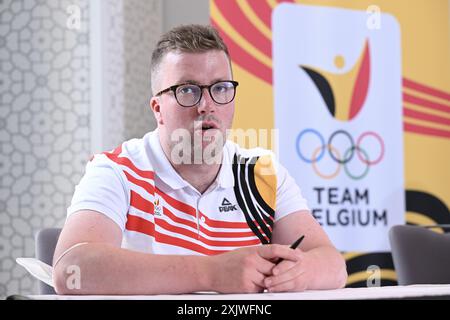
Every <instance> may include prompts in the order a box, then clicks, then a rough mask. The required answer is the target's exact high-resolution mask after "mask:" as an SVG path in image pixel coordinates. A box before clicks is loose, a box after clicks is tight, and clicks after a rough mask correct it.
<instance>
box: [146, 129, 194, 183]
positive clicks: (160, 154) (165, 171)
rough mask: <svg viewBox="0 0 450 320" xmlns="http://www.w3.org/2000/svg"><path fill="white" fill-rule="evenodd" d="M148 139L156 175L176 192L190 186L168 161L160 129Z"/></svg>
mask: <svg viewBox="0 0 450 320" xmlns="http://www.w3.org/2000/svg"><path fill="white" fill-rule="evenodd" d="M148 139H149V145H150V152H149V154H150V155H151V162H152V165H153V169H154V171H155V174H156V175H157V176H158V177H159V178H160V179H161V180H162V181H163V182H164V183H166V184H167V185H169V186H170V187H171V188H172V189H174V190H177V189H182V188H184V187H187V186H189V183H188V182H187V181H185V180H184V179H183V178H182V177H181V176H180V175H179V174H178V172H176V171H175V169H174V168H173V167H172V165H171V164H170V162H169V159H167V157H166V154H165V153H164V151H163V149H162V147H161V143H160V142H159V132H158V129H155V130H154V131H153V132H152V133H151V134H150V135H149V138H148Z"/></svg>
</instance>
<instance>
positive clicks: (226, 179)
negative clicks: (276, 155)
mask: <svg viewBox="0 0 450 320" xmlns="http://www.w3.org/2000/svg"><path fill="white" fill-rule="evenodd" d="M148 140H149V141H148V143H149V145H150V152H149V155H150V157H151V162H152V165H153V169H154V171H155V173H156V175H157V176H158V177H159V178H160V179H161V180H162V181H163V182H164V183H166V184H167V185H169V186H170V187H171V188H172V189H174V190H178V189H182V188H185V187H190V184H189V183H188V182H187V181H186V180H184V179H183V178H182V177H181V176H180V175H179V174H178V172H176V171H175V169H174V168H173V167H172V164H171V163H170V162H169V159H167V157H166V154H165V153H164V151H163V149H162V147H161V143H160V141H159V132H158V129H155V130H154V131H153V132H151V133H150V135H149V137H148ZM233 146H234V145H233V143H232V142H231V141H227V142H226V143H225V145H224V148H223V155H222V165H221V167H220V169H219V174H218V175H217V178H216V180H215V181H214V182H213V184H214V183H217V184H218V185H219V186H220V187H222V188H231V187H234V177H233V170H232V161H233V156H234V152H235V148H234V147H233Z"/></svg>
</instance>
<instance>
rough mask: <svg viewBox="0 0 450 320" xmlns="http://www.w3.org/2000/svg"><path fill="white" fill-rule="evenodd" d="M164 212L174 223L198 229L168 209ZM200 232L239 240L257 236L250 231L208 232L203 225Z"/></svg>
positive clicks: (191, 222) (192, 223)
mask: <svg viewBox="0 0 450 320" xmlns="http://www.w3.org/2000/svg"><path fill="white" fill-rule="evenodd" d="M163 212H164V215H165V216H167V217H169V218H170V219H171V220H172V221H174V222H177V223H180V224H184V225H186V226H189V227H191V228H194V229H196V228H197V225H196V223H195V222H193V221H189V220H186V219H182V218H180V217H177V216H176V215H174V214H173V213H172V212H171V211H170V210H169V209H167V208H165V207H164V209H163ZM247 229H248V227H247ZM200 231H201V232H203V233H204V234H206V235H207V236H210V237H215V238H239V237H241V238H242V237H254V236H255V234H254V233H253V232H252V231H249V232H220V231H219V232H217V231H211V230H208V229H206V228H205V227H203V226H202V225H200Z"/></svg>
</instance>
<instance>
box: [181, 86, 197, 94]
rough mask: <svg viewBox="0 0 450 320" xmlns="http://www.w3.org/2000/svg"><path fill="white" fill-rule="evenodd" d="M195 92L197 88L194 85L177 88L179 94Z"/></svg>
mask: <svg viewBox="0 0 450 320" xmlns="http://www.w3.org/2000/svg"><path fill="white" fill-rule="evenodd" d="M195 92H197V90H196V88H195V87H192V86H186V87H180V88H179V89H178V93H180V94H193V93H195Z"/></svg>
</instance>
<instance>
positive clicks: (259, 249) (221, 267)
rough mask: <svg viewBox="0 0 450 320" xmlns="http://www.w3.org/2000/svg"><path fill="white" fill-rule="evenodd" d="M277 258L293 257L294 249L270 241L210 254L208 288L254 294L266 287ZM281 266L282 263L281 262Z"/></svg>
mask: <svg viewBox="0 0 450 320" xmlns="http://www.w3.org/2000/svg"><path fill="white" fill-rule="evenodd" d="M278 258H284V259H289V260H294V261H295V260H296V259H297V257H296V252H295V250H292V249H290V248H289V247H288V246H285V245H278V244H271V245H263V246H255V247H246V248H241V249H237V250H233V251H230V252H227V253H223V254H220V255H217V256H212V257H211V262H212V268H211V272H212V274H211V279H212V280H211V287H212V290H214V291H217V292H220V293H256V292H263V291H264V289H265V288H266V286H265V283H264V281H265V279H266V277H267V276H270V275H271V274H272V269H273V267H274V266H275V264H274V263H273V262H272V261H275V260H276V259H278ZM280 265H281V264H280Z"/></svg>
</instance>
